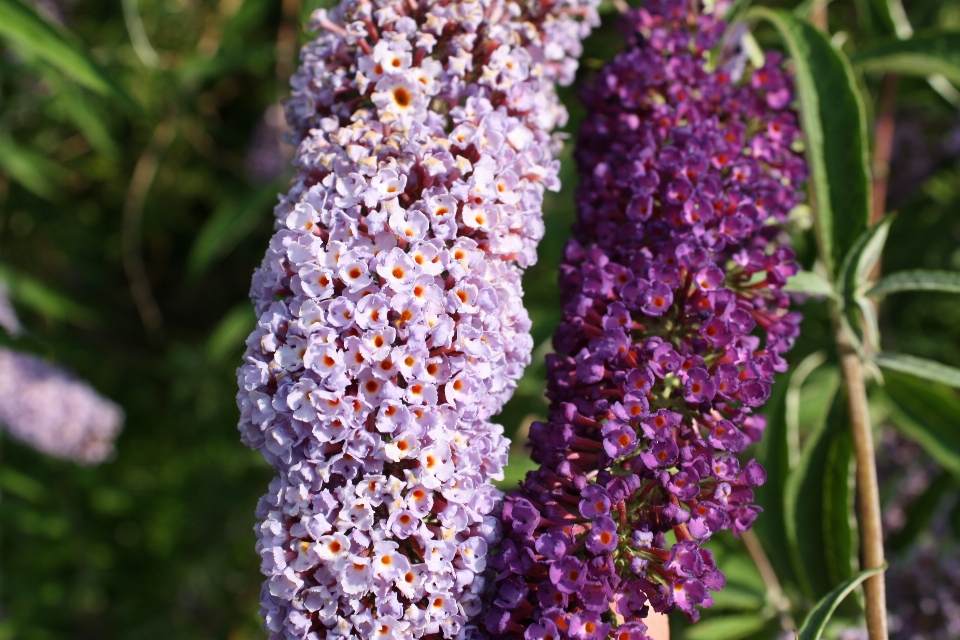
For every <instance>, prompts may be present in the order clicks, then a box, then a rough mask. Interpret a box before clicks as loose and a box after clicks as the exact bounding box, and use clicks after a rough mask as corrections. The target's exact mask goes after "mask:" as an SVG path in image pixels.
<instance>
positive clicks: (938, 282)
mask: <svg viewBox="0 0 960 640" xmlns="http://www.w3.org/2000/svg"><path fill="white" fill-rule="evenodd" d="M901 291H942V292H944V293H960V272H957V271H933V270H928V269H915V270H912V271H899V272H897V273H892V274H890V275H888V276H884V277H883V278H881V279H880V281H879V282H877V283H876V284H875V285H873V287H872V288H871V289H870V290H869V291H867V293H866V295H868V296H870V297H872V298H878V297H880V296H885V295H888V294H891V293H900V292H901Z"/></svg>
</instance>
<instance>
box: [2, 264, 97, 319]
mask: <svg viewBox="0 0 960 640" xmlns="http://www.w3.org/2000/svg"><path fill="white" fill-rule="evenodd" d="M0 280H2V281H3V282H5V283H6V285H7V287H8V288H9V290H10V297H11V298H12V299H13V300H15V301H17V302H19V303H20V304H22V305H23V306H25V307H27V308H30V309H33V311H35V312H36V313H38V314H40V315H41V316H43V317H44V318H47V319H48V320H60V321H63V322H69V323H71V324H74V325H76V326H79V327H89V326H91V325H92V324H94V320H95V316H94V314H93V312H92V311H91V310H90V309H88V308H86V307H84V306H83V305H80V304H78V303H76V302H74V301H73V300H71V299H69V298H68V297H66V296H65V295H63V294H62V293H59V292H57V291H54V290H53V289H51V288H50V287H48V286H46V285H45V284H43V283H41V282H40V281H38V280H34V279H33V278H30V277H29V276H25V275H23V274H21V273H16V272H14V271H12V270H10V269H8V268H7V267H3V266H0Z"/></svg>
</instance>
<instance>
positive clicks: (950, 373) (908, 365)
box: [875, 353, 960, 388]
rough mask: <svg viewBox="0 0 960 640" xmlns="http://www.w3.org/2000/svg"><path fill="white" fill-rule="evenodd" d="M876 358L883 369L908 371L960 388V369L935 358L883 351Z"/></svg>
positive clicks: (913, 374)
mask: <svg viewBox="0 0 960 640" xmlns="http://www.w3.org/2000/svg"><path fill="white" fill-rule="evenodd" d="M875 360H876V363H877V364H878V365H880V368H882V369H889V370H890V371H899V372H900V373H908V374H910V375H912V376H916V377H918V378H923V379H924V380H930V381H931V382H939V383H940V384H945V385H947V386H949V387H955V388H960V369H957V368H956V367H950V366H947V365H945V364H941V363H939V362H937V361H935V360H927V359H926V358H918V357H916V356H910V355H907V354H905V353H881V354H879V355H877V356H876V358H875Z"/></svg>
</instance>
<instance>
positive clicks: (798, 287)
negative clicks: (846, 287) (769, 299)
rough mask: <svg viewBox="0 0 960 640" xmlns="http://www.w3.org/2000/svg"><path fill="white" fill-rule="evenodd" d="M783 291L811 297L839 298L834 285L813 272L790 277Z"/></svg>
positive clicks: (803, 272) (804, 272) (802, 272)
mask: <svg viewBox="0 0 960 640" xmlns="http://www.w3.org/2000/svg"><path fill="white" fill-rule="evenodd" d="M783 290H784V291H789V292H791V293H806V294H807V295H811V296H826V297H828V298H836V297H837V293H836V291H834V290H833V285H832V284H830V283H829V282H828V281H827V280H826V279H825V278H823V277H822V276H820V275H819V274H816V273H814V272H812V271H801V272H799V273H797V274H795V275H793V276H790V278H789V279H788V280H787V284H786V286H785V287H784V288H783Z"/></svg>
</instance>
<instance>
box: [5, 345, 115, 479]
mask: <svg viewBox="0 0 960 640" xmlns="http://www.w3.org/2000/svg"><path fill="white" fill-rule="evenodd" d="M0 425H3V426H4V427H5V428H6V430H7V433H9V434H10V435H11V436H12V437H14V438H16V439H17V440H20V441H21V442H23V443H25V444H28V445H30V446H31V447H33V448H34V449H36V450H37V451H40V452H42V453H46V454H48V455H51V456H56V457H58V458H64V459H67V460H72V461H74V462H79V463H80V464H97V463H100V462H103V461H104V460H106V459H107V458H108V457H110V454H112V453H113V442H114V440H116V438H117V434H119V433H120V429H121V428H122V427H123V410H122V409H121V408H120V407H119V406H117V405H116V404H114V403H113V402H111V401H110V400H107V399H106V398H104V397H103V396H101V395H100V394H98V393H97V392H96V391H95V390H94V389H93V388H92V387H91V386H90V385H89V384H87V383H86V382H84V381H83V380H80V379H79V378H77V377H76V376H74V375H72V374H71V373H69V372H67V371H65V370H63V369H60V368H59V367H56V366H54V365H52V364H49V363H48V362H46V361H45V360H43V359H41V358H38V357H37V356H33V355H30V354H26V353H18V352H16V351H11V350H9V349H3V348H0Z"/></svg>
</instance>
